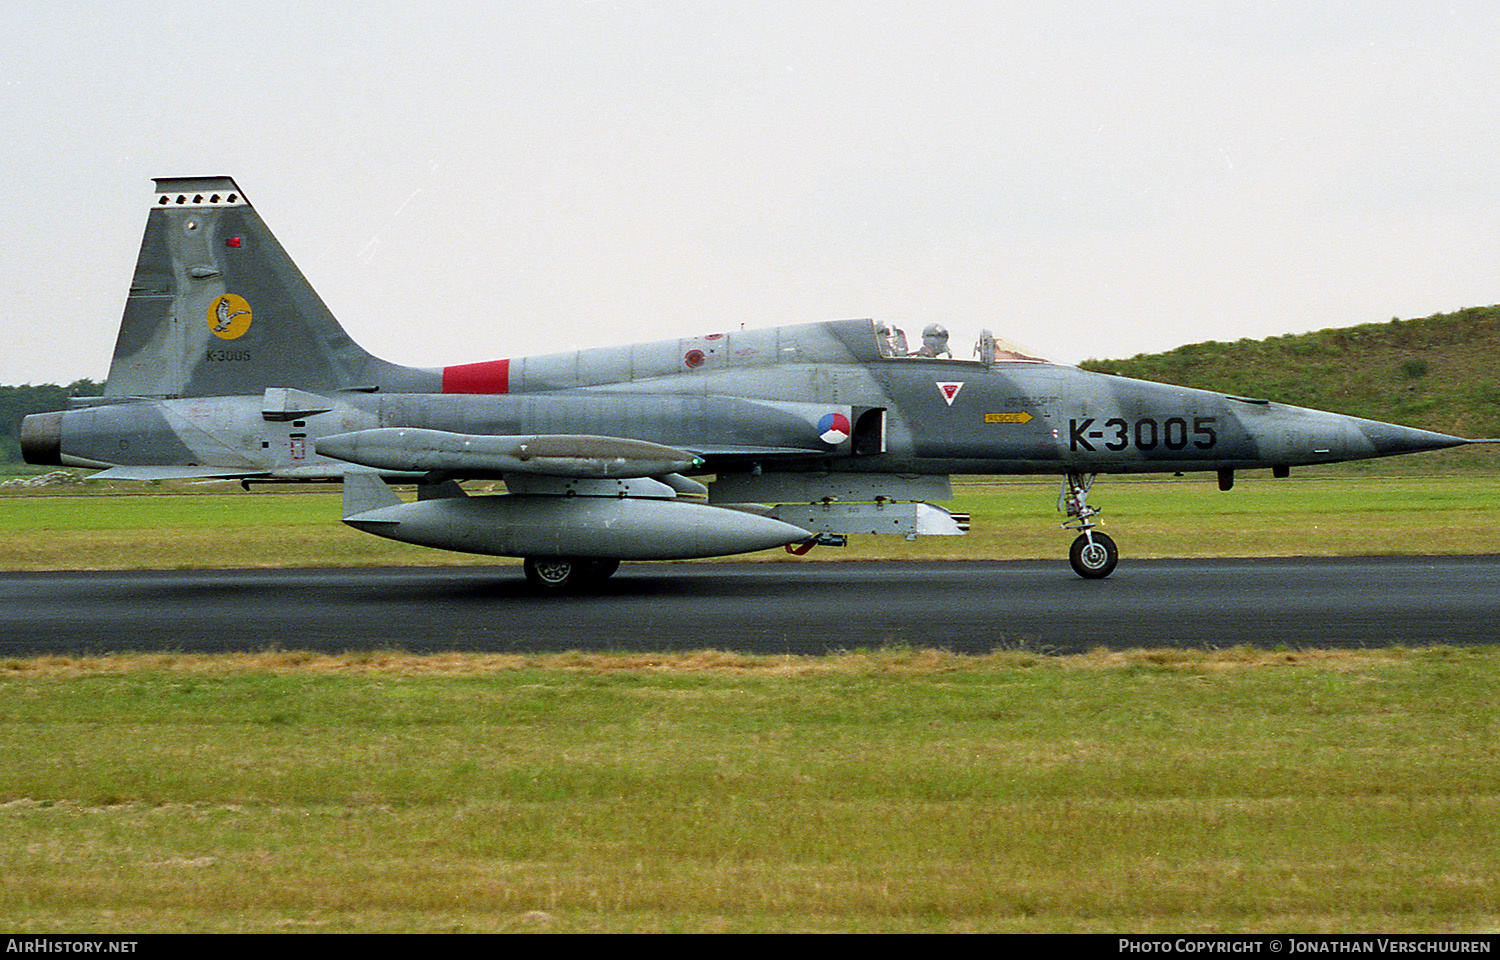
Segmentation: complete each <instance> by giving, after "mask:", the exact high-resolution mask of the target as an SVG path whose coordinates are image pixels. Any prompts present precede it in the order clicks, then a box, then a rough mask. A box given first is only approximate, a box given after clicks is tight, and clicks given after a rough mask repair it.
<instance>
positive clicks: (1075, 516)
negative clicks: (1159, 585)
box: [1057, 473, 1120, 580]
mask: <svg viewBox="0 0 1500 960" xmlns="http://www.w3.org/2000/svg"><path fill="white" fill-rule="evenodd" d="M1093 485H1094V474H1092V473H1069V474H1066V475H1064V476H1063V484H1062V492H1061V493H1060V494H1058V497H1057V509H1059V510H1061V511H1063V512H1064V513H1066V514H1067V516H1068V519H1067V520H1064V521H1063V529H1065V530H1077V531H1078V539H1076V540H1074V541H1073V546H1072V548H1071V549H1069V550H1068V562H1069V563H1070V564H1072V565H1073V572H1074V573H1076V574H1078V575H1079V576H1080V577H1083V578H1084V579H1086V580H1102V579H1104V578H1105V577H1107V576H1109V575H1110V574H1111V573H1113V572H1114V569H1115V564H1116V563H1118V562H1119V561H1120V550H1119V548H1118V547H1116V546H1115V542H1114V541H1113V540H1112V539H1110V538H1109V536H1108V535H1107V534H1103V533H1098V532H1096V531H1095V530H1094V528H1095V527H1096V526H1098V524H1096V523H1095V522H1094V518H1095V517H1097V516H1098V515H1099V508H1098V507H1091V506H1089V505H1088V495H1089V488H1090V487H1092V486H1093Z"/></svg>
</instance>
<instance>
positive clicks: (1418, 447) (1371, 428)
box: [1359, 420, 1469, 457]
mask: <svg viewBox="0 0 1500 960" xmlns="http://www.w3.org/2000/svg"><path fill="white" fill-rule="evenodd" d="M1359 430H1360V433H1362V434H1364V437H1365V440H1366V441H1367V442H1368V443H1369V444H1370V446H1371V447H1372V448H1373V449H1374V453H1373V454H1371V455H1372V456H1376V457H1386V456H1392V455H1395V454H1398V453H1420V452H1421V451H1423V450H1444V449H1446V448H1448V447H1460V446H1463V445H1464V444H1466V443H1468V442H1469V441H1467V440H1465V439H1463V438H1462V437H1453V436H1449V435H1448V434H1446V433H1437V432H1435V431H1432V430H1418V429H1417V428H1416V427H1402V426H1398V425H1397V424H1394V423H1380V422H1379V421H1375V420H1366V421H1363V422H1361V423H1360V424H1359Z"/></svg>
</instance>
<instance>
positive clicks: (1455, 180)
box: [0, 0, 1500, 384]
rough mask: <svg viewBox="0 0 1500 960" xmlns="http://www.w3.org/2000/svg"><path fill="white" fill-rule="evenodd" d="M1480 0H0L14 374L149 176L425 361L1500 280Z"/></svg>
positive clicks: (1049, 346)
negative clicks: (239, 207)
mask: <svg viewBox="0 0 1500 960" xmlns="http://www.w3.org/2000/svg"><path fill="white" fill-rule="evenodd" d="M1497 45H1500V4H1495V3H1493V2H1492V0H1491V2H1474V3H1434V2H1431V0H1425V2H1410V3H1408V2H1388V3H1359V2H1349V0H1340V2H1336V3H1317V2H1308V0H1298V2H1295V3H1289V2H1274V0H1251V2H1213V3H1204V2H1183V3H1167V2H1151V0H1133V2H1122V3H1110V2H1090V3H1066V2H1052V3H1005V2H990V3H944V2H940V0H922V2H910V3H908V2H880V0H861V2H823V3H820V2H816V0H799V2H789V3H781V2H730V0H702V2H671V0H595V2H585V0H554V2H540V0H510V2H499V3H496V2H473V3H459V2H443V0H427V2H424V3H405V2H385V0H364V2H361V3H358V4H342V3H331V2H320V3H300V2H259V3H255V4H244V3H233V4H228V3H225V4H221V3H212V2H202V0H195V2H161V0H158V2H154V3H151V4H140V3H103V2H98V3H87V2H76V3H69V2H65V0H60V2H55V3H50V4H44V5H38V4H36V3H34V2H29V0H28V2H20V0H0V185H3V186H0V311H3V314H0V316H3V324H4V327H3V329H4V333H5V337H4V340H3V346H0V383H12V384H14V383H25V382H33V383H39V382H56V381H61V382H66V381H69V380H72V379H75V378H78V377H92V378H94V379H102V378H103V377H104V375H105V373H106V372H107V370H108V365H109V356H110V352H111V350H112V348H113V345H114V339H115V334H116V331H117V328H118V325H119V318H120V312H121V308H122V306H123V303H124V297H125V294H126V291H127V289H128V287H129V281H130V273H131V270H132V268H133V266H134V263H135V258H136V253H137V251H138V248H139V243H140V235H141V230H142V228H143V226H144V224H145V217H146V210H147V207H148V205H149V203H150V200H151V190H152V187H151V178H152V177H159V176H199V175H217V174H227V175H230V176H233V177H235V178H236V180H237V181H238V182H239V185H240V186H241V187H242V188H243V189H244V191H245V193H246V194H247V195H248V196H249V197H250V198H251V200H252V201H253V202H254V203H255V205H256V207H257V209H258V210H259V211H260V213H261V215H262V216H263V217H264V218H265V219H266V221H267V222H268V223H269V224H270V226H271V228H272V230H274V231H275V232H276V234H277V236H278V237H279V239H280V240H281V242H282V243H283V245H284V246H285V247H286V248H287V250H288V251H289V252H290V253H291V255H292V257H293V258H294V259H295V260H296V261H297V263H298V264H299V266H301V268H302V270H303V272H304V273H305V274H306V275H307V277H308V279H309V280H310V281H311V282H312V284H313V285H314V287H316V288H317V290H318V291H319V293H320V294H322V296H323V298H324V300H326V301H327V302H328V304H329V306H330V307H331V308H332V309H333V312H334V314H335V315H336V316H337V317H338V318H339V319H340V320H341V321H342V322H343V324H344V326H345V328H346V329H347V330H348V332H349V333H350V335H351V336H353V337H354V339H356V340H357V341H359V342H360V343H362V344H363V345H364V346H365V347H366V348H367V349H369V350H371V351H372V352H374V353H376V354H377V355H379V356H382V357H384V358H386V359H388V360H392V361H396V362H399V363H406V364H412V365H417V366H441V365H444V364H450V363H462V362H469V361H475V360H483V359H491V358H496V357H504V356H519V355H525V354H528V353H539V352H548V351H553V350H559V349H570V348H572V347H574V346H592V345H600V344H611V343H628V342H631V341H637V340H652V339H665V338H669V337H675V336H679V335H691V334H699V333H709V332H714V331H716V330H724V329H733V328H735V327H738V326H739V325H740V324H745V325H746V326H750V327H763V326H770V325H775V324H782V323H795V322H802V321H806V320H824V319H834V318H840V317H879V318H882V319H888V320H895V321H898V322H902V323H903V324H904V325H907V326H908V328H910V327H913V326H915V327H920V326H922V325H923V324H925V323H927V322H931V321H943V322H948V323H951V324H956V325H972V326H989V327H991V328H993V329H994V330H995V332H996V333H999V334H1001V335H1002V336H1008V337H1010V338H1012V339H1014V340H1017V341H1019V342H1021V343H1024V344H1027V345H1030V346H1032V347H1034V348H1036V349H1037V350H1038V351H1039V352H1041V353H1042V354H1043V355H1045V356H1050V357H1052V358H1054V359H1058V360H1063V361H1067V362H1076V361H1078V360H1080V359H1083V358H1086V357H1118V356H1129V355H1133V354H1135V353H1139V352H1143V351H1155V350H1160V349H1165V348H1170V347H1173V346H1176V345H1178V344H1182V343H1187V342H1193V341H1198V340H1204V339H1220V340H1234V339H1239V338H1240V337H1257V338H1258V337H1263V336H1268V335H1272V334H1280V333H1291V332H1301V331H1305V330H1310V329H1317V328H1320V327H1327V326H1347V325H1351V324H1355V323H1364V322H1369V321H1382V320H1389V319H1390V318H1391V317H1393V316H1401V317H1412V316H1426V315H1428V314H1432V313H1437V312H1447V311H1451V310H1456V309H1459V308H1462V307H1466V306H1475V305H1481V304H1490V303H1495V302H1497V301H1500V203H1497V201H1500V56H1497Z"/></svg>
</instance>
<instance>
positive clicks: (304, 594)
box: [0, 556, 1500, 656]
mask: <svg viewBox="0 0 1500 960" xmlns="http://www.w3.org/2000/svg"><path fill="white" fill-rule="evenodd" d="M1497 638H1500V557H1497V556H1482V557H1389V558H1359V559H1249V560H1136V561H1128V560H1127V561H1122V562H1121V564H1120V567H1119V569H1118V570H1117V571H1116V572H1115V574H1114V576H1112V577H1111V578H1109V579H1108V580H1104V581H1085V580H1081V579H1078V578H1077V577H1075V576H1073V574H1072V573H1071V572H1070V571H1069V570H1068V568H1067V566H1066V564H1065V563H1064V562H1061V561H1050V562H1040V561H1031V562H1005V563H1000V562H996V563H990V562H962V563H863V562H859V563H856V562H832V563H829V562H824V563H816V562H803V563H712V564H625V565H624V566H622V567H621V569H620V572H619V573H618V574H616V575H615V577H614V578H613V579H612V580H610V581H608V583H606V584H605V586H604V589H603V590H602V591H601V592H599V593H597V594H594V595H585V596H564V597H546V596H537V595H535V594H534V593H532V591H531V589H530V588H529V587H528V586H527V584H526V583H525V580H524V578H523V577H522V575H521V571H520V569H519V567H495V568H487V567H440V568H380V569H334V570H329V569H308V570H203V571H186V572H182V571H126V572H65V573H17V574H7V575H4V576H3V578H0V656H31V655H37V654H98V653H106V652H120V651H182V652H223V651H245V650H263V649H267V648H270V647H273V646H279V647H281V648H284V649H307V650H316V651H322V652H330V653H332V652H341V651H351V650H370V649H380V648H400V649H405V650H410V651H414V652H436V651H512V652H523V651H559V650H575V649H608V650H659V651H671V650H694V649H703V648H715V649H723V650H736V651H743V652H752V653H771V654H775V653H797V654H815V653H825V652H828V651H834V650H840V649H853V648H859V647H880V646H889V645H901V644H904V645H910V646H914V647H939V648H945V649H951V650H955V651H962V652H988V651H992V650H996V649H1018V648H1026V649H1034V650H1039V651H1046V652H1057V653H1065V652H1075V651H1081V650H1087V649H1092V648H1095V647H1099V646H1105V647H1111V648H1129V647H1163V646H1177V647H1191V648H1208V647H1225V646H1234V645H1238V644H1251V645H1255V646H1269V647H1274V646H1277V645H1280V644H1285V645H1287V646H1289V647H1292V648H1308V647H1358V646H1387V645H1398V644H1399V645H1426V644H1480V643H1491V642H1494V641H1495V640H1496V639H1497Z"/></svg>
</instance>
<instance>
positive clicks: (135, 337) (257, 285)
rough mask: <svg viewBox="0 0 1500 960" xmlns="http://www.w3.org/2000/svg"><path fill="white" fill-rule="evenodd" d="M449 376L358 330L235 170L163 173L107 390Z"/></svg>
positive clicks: (428, 388) (322, 387)
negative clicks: (356, 337)
mask: <svg viewBox="0 0 1500 960" xmlns="http://www.w3.org/2000/svg"><path fill="white" fill-rule="evenodd" d="M441 383H442V378H441V374H440V372H439V371H434V370H419V369H416V368H413V367H401V366H397V365H395V364H391V363H386V362H385V361H383V360H380V359H378V358H376V357H374V356H371V355H370V354H369V353H366V352H365V351H364V350H363V349H362V348H361V347H360V346H359V345H358V344H356V343H355V342H354V341H353V340H351V339H349V336H348V334H346V333H345V332H344V330H343V328H342V327H340V326H339V323H338V321H337V320H335V319H334V318H333V314H331V313H330V312H329V311H328V307H327V306H325V305H324V303H323V301H322V299H321V298H319V296H318V295H317V293H316V292H315V291H314V290H313V288H312V286H311V285H309V284H308V282H307V280H306V279H305V278H304V277H303V276H302V272H301V271H300V270H298V269H297V266H296V264H294V263H293V262H292V260H291V258H290V257H288V256H287V254H286V251H285V250H283V249H282V247H281V244H280V243H278V242H277V241H276V237H275V236H273V235H272V233H271V231H270V229H269V228H268V227H267V226H266V224H265V222H264V221H263V220H261V218H260V215H259V214H257V213H256V212H255V208H254V207H252V206H251V205H250V202H249V201H248V200H247V199H245V194H244V191H242V190H240V188H239V187H238V186H236V185H235V182H234V181H233V180H232V179H230V178H229V177H196V178H163V179H158V180H157V181H156V194H155V202H154V203H153V204H152V206H151V213H150V214H149V215H148V216H147V219H146V234H145V237H144V238H143V239H142V240H141V253H140V257H139V259H138V260H137V261H136V266H135V277H134V278H133V279H132V281H131V284H130V298H129V299H128V300H127V301H126V303H125V316H124V319H123V320H122V321H121V324H120V336H119V339H118V340H117V341H116V343H115V353H114V359H113V361H112V362H111V364H110V368H109V379H108V381H107V382H106V384H105V390H104V393H105V395H106V396H111V397H122V396H136V397H203V396H237V395H245V394H254V393H260V392H261V391H263V390H265V389H266V388H267V387H294V388H297V389H301V390H308V391H313V392H323V393H326V392H330V391H337V390H371V389H382V390H401V391H407V392H436V391H439V390H441V388H442V387H441Z"/></svg>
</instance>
